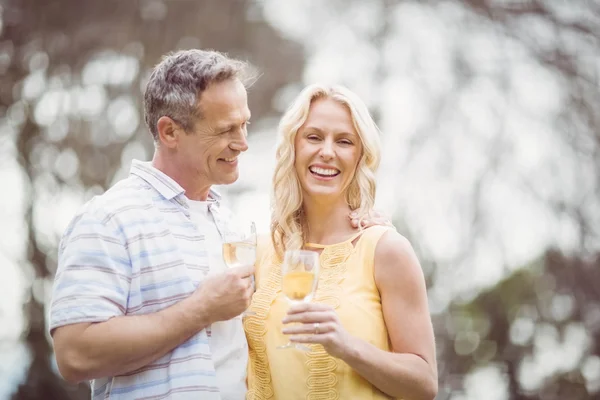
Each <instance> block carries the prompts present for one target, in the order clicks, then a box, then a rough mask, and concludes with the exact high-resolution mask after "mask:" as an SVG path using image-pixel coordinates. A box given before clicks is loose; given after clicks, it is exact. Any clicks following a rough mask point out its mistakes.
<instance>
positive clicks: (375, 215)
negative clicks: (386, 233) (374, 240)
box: [348, 210, 394, 228]
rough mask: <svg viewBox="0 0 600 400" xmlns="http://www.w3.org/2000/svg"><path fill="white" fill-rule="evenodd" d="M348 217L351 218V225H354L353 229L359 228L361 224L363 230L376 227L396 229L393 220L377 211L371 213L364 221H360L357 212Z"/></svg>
mask: <svg viewBox="0 0 600 400" xmlns="http://www.w3.org/2000/svg"><path fill="white" fill-rule="evenodd" d="M348 217H349V218H350V224H352V227H354V228H358V226H359V224H360V226H362V227H363V228H369V227H371V226H375V225H383V226H389V227H392V228H393V227H394V225H393V224H392V221H391V218H389V217H388V216H387V215H385V214H383V213H381V212H379V211H377V210H371V211H369V213H368V214H367V215H366V216H365V217H364V218H363V219H362V221H360V220H359V219H358V215H357V213H356V212H352V213H350V214H349V215H348Z"/></svg>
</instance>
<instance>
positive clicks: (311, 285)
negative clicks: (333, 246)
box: [278, 250, 319, 351]
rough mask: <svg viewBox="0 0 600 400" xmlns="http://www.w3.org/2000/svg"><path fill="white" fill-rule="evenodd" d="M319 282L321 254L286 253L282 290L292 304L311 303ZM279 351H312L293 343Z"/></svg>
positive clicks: (282, 272)
mask: <svg viewBox="0 0 600 400" xmlns="http://www.w3.org/2000/svg"><path fill="white" fill-rule="evenodd" d="M318 281H319V253H317V252H314V251H308V250H289V251H286V252H285V256H284V260H283V264H282V265H281V290H282V292H283V294H284V295H285V297H286V298H287V299H288V301H289V302H290V303H291V304H292V307H293V306H294V305H295V304H305V303H308V302H310V301H311V299H312V298H313V297H314V295H315V292H316V290H317V283H318ZM278 348H279V349H287V348H297V349H300V350H304V351H310V349H309V348H308V347H306V346H302V345H299V344H294V343H292V342H289V343H287V344H286V345H283V346H279V347H278Z"/></svg>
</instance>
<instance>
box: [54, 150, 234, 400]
mask: <svg viewBox="0 0 600 400" xmlns="http://www.w3.org/2000/svg"><path fill="white" fill-rule="evenodd" d="M184 192H185V191H184V189H183V188H182V187H181V186H180V185H178V184H177V183H176V182H175V181H174V180H172V179H171V178H169V177H168V176H167V175H165V174H163V173H162V172H160V171H159V170H157V169H155V168H153V167H152V166H151V163H148V162H140V161H137V160H134V161H133V162H132V165H131V171H130V174H129V176H128V177H127V178H126V179H123V180H122V181H120V182H118V183H117V184H116V185H114V186H113V187H112V188H110V189H109V190H107V191H106V192H105V193H104V194H102V195H101V196H97V197H94V198H93V199H92V200H90V201H89V202H87V203H86V204H85V205H84V206H83V207H82V208H81V210H79V212H78V213H77V215H76V216H75V218H74V219H73V220H72V221H71V223H70V225H69V227H68V228H67V230H66V232H65V233H64V236H63V238H62V240H61V243H60V246H59V258H58V270H57V272H56V277H55V281H54V289H53V297H52V303H51V309H50V323H49V330H50V331H52V330H53V329H55V328H57V327H60V326H63V325H68V324H74V323H81V322H102V321H106V320H108V319H110V318H112V317H116V316H122V315H141V314H149V313H154V312H157V311H160V310H162V309H164V308H166V307H169V306H171V305H173V304H175V303H177V302H178V301H180V300H182V299H184V298H186V297H188V296H189V295H190V294H191V293H192V292H193V291H194V290H195V289H196V287H197V284H198V282H197V280H196V279H197V277H198V276H204V275H206V274H207V273H208V272H209V254H208V252H207V249H206V244H205V240H204V236H202V234H201V233H200V231H199V230H198V229H197V227H196V225H195V224H194V223H193V221H192V219H191V218H190V209H189V205H188V200H187V198H186V197H185V195H184ZM209 197H210V198H211V199H213V200H214V204H213V206H212V207H211V213H212V215H213V218H214V220H215V224H216V226H217V229H218V230H219V232H220V233H221V234H224V233H226V232H227V231H228V227H229V226H231V223H230V222H231V215H230V213H229V211H228V210H227V209H226V208H225V207H223V206H222V205H221V204H220V197H219V195H218V194H217V193H215V192H214V191H211V193H210V195H209ZM192 277H195V279H192ZM240 324H241V322H240ZM164 328H165V329H168V327H164ZM207 329H208V330H209V328H207ZM206 331H207V330H202V331H200V332H198V333H197V334H196V335H195V336H193V337H192V338H191V339H190V340H188V341H187V342H186V343H184V344H182V345H180V346H179V347H177V348H175V349H174V350H173V351H172V352H170V353H168V354H166V355H165V356H163V357H161V358H160V359H158V360H156V361H154V362H153V363H151V364H149V365H147V366H145V367H142V368H140V369H139V370H137V371H133V372H131V373H129V374H125V375H123V376H116V377H106V378H101V379H96V380H94V381H92V382H91V389H92V399H94V400H100V399H152V400H159V399H175V400H177V399H191V398H194V399H210V400H212V399H220V395H219V389H218V385H217V380H216V374H215V368H214V364H213V361H212V357H211V351H210V346H209V338H208V336H207V332H206Z"/></svg>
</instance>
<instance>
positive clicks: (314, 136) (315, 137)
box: [308, 135, 319, 140]
mask: <svg viewBox="0 0 600 400" xmlns="http://www.w3.org/2000/svg"><path fill="white" fill-rule="evenodd" d="M308 140H319V137H318V136H317V135H310V136H308Z"/></svg>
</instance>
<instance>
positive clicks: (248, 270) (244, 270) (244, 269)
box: [231, 265, 255, 278]
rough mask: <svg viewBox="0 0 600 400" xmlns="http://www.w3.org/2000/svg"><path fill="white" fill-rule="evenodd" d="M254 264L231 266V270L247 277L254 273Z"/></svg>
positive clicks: (242, 276) (241, 276)
mask: <svg viewBox="0 0 600 400" xmlns="http://www.w3.org/2000/svg"><path fill="white" fill-rule="evenodd" d="M254 270H255V268H254V265H243V266H241V267H233V268H231V271H232V272H233V273H234V274H236V275H237V276H239V277H240V278H248V277H250V276H252V275H254Z"/></svg>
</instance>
